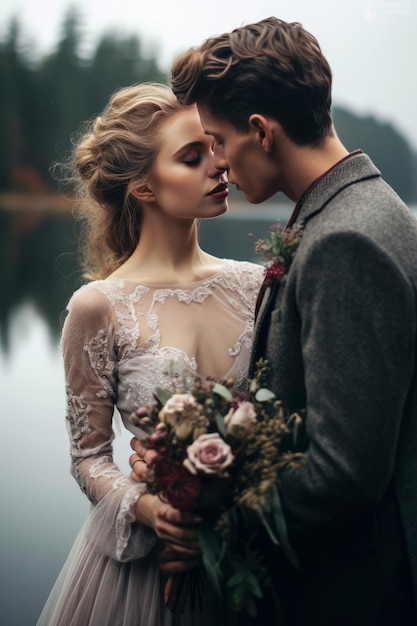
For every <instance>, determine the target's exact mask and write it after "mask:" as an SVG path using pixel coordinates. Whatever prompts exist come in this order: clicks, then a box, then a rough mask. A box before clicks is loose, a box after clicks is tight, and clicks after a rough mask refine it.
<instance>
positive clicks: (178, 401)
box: [162, 393, 196, 414]
mask: <svg viewBox="0 0 417 626" xmlns="http://www.w3.org/2000/svg"><path fill="white" fill-rule="evenodd" d="M195 405H196V401H195V398H194V396H192V395H191V394H190V393H174V395H173V396H171V397H170V399H169V400H167V402H166V404H165V406H164V407H163V409H162V412H163V413H168V414H172V413H182V411H183V410H184V408H185V407H186V406H195Z"/></svg>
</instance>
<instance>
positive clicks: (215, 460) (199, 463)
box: [184, 433, 234, 474]
mask: <svg viewBox="0 0 417 626" xmlns="http://www.w3.org/2000/svg"><path fill="white" fill-rule="evenodd" d="M187 457H188V458H186V459H185V461H184V466H185V467H186V468H187V469H188V471H189V472H191V473H192V474H197V472H202V473H203V474H218V473H220V472H221V470H223V469H224V468H225V467H227V466H228V465H230V464H231V463H232V461H233V459H234V456H233V454H232V450H231V448H230V446H229V444H227V443H226V442H225V441H224V440H223V439H222V438H221V437H220V435H219V433H208V434H205V435H200V436H199V437H198V439H196V440H195V441H194V442H193V443H192V444H191V445H190V446H188V448H187Z"/></svg>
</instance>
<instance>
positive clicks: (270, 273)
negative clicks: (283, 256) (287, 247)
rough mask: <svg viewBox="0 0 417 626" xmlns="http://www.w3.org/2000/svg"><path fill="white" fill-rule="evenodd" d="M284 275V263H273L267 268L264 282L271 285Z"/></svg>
mask: <svg viewBox="0 0 417 626" xmlns="http://www.w3.org/2000/svg"><path fill="white" fill-rule="evenodd" d="M284 275H285V265H284V263H278V262H277V263H273V264H272V265H270V266H269V267H268V269H267V270H266V274H265V282H266V284H267V285H271V284H272V283H273V282H274V281H280V280H282V278H283V277H284Z"/></svg>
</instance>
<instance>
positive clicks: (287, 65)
mask: <svg viewBox="0 0 417 626" xmlns="http://www.w3.org/2000/svg"><path fill="white" fill-rule="evenodd" d="M171 84H172V89H173V91H174V93H175V94H176V96H177V97H178V99H179V100H180V101H181V102H182V103H183V104H191V103H193V102H197V103H198V102H204V104H206V105H207V106H208V107H209V109H210V111H211V112H212V113H213V115H216V116H219V117H221V118H224V119H226V120H227V121H229V122H231V123H232V124H233V125H234V126H235V127H236V128H238V129H240V130H247V128H248V118H249V116H250V115H251V114H252V113H262V114H265V115H270V116H271V117H273V118H274V119H276V120H278V121H279V123H280V124H281V125H282V126H283V128H284V130H285V132H286V133H287V135H288V136H289V137H290V138H291V139H292V140H293V141H294V142H295V143H298V144H300V145H303V144H313V145H315V144H320V142H321V141H322V139H323V138H324V137H326V136H327V135H328V134H329V133H330V129H331V126H332V119H331V85H332V75H331V70H330V67H329V64H328V62H327V60H326V59H325V57H324V55H323V54H322V51H321V48H320V45H319V43H318V41H317V40H316V38H315V37H313V35H311V34H310V33H309V32H307V31H306V30H304V28H303V27H302V26H301V24H299V23H298V22H292V23H288V22H284V21H283V20H279V19H277V18H276V17H269V18H266V19H264V20H261V21H260V22H256V23H255V24H249V25H246V26H242V27H241V28H236V29H235V30H233V31H232V32H230V33H225V34H223V35H218V36H215V37H210V38H209V39H207V40H206V41H205V42H204V43H203V44H202V45H201V46H199V47H195V48H190V50H188V52H186V53H184V54H183V55H182V56H181V57H180V58H179V59H178V60H177V61H176V62H175V63H174V65H173V67H172V71H171Z"/></svg>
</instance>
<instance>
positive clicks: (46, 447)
mask: <svg viewBox="0 0 417 626" xmlns="http://www.w3.org/2000/svg"><path fill="white" fill-rule="evenodd" d="M289 212H290V209H289V208H288V207H283V206H279V207H274V208H267V209H262V210H261V209H256V210H254V211H252V212H251V214H248V211H247V210H245V211H243V213H242V211H239V210H236V211H233V212H230V213H229V215H228V216H227V217H223V218H219V219H218V220H211V223H210V224H204V225H202V227H201V240H202V242H203V247H205V248H206V249H207V250H209V251H211V252H213V253H215V254H219V255H221V256H228V257H234V258H240V259H245V258H248V259H249V258H250V259H251V260H254V255H253V244H254V240H255V239H256V238H258V237H260V236H264V235H265V234H266V233H267V230H268V227H269V224H270V223H272V222H273V221H274V220H275V219H281V220H285V219H286V218H287V217H288V215H289ZM414 212H415V214H416V215H417V207H414ZM254 216H255V217H256V219H254ZM0 218H1V219H0V228H1V230H0V233H1V234H0V238H1V239H0V243H1V246H0V247H1V252H0V254H1V255H2V259H1V261H2V264H1V270H2V280H1V282H0V285H1V287H0V288H1V290H2V294H1V301H0V331H1V333H0V334H1V340H2V343H1V349H0V390H1V394H0V398H1V416H2V419H1V424H2V426H1V444H2V445H1V455H0V488H1V510H2V513H1V516H2V521H1V527H0V536H1V542H0V563H1V571H2V575H1V581H0V606H1V617H0V623H1V624H4V626H34V624H35V623H36V619H37V617H38V615H39V613H40V611H41V608H42V606H43V604H44V602H45V600H46V597H47V595H48V593H49V590H50V588H51V586H52V584H53V582H54V581H55V579H56V576H57V575H58V573H59V571H60V569H61V567H62V565H63V563H64V560H65V558H66V556H67V554H68V552H69V550H70V547H71V545H72V543H73V541H74V539H75V536H76V534H77V532H78V530H79V528H80V527H81V525H82V523H83V521H84V520H85V517H86V515H87V514H88V508H89V506H88V503H87V501H86V498H85V496H84V495H83V494H82V493H81V491H80V490H79V488H78V485H77V484H76V483H75V481H74V479H73V478H72V477H71V476H70V474H69V452H68V437H67V433H66V430H65V423H64V413H65V395H64V376H63V367H62V361H61V354H60V350H59V345H58V344H59V330H60V325H61V320H62V312H63V310H64V308H65V303H66V301H67V299H68V297H69V296H70V294H71V293H72V290H73V289H74V288H75V286H76V284H77V281H78V277H79V272H78V269H77V266H76V263H75V257H74V249H75V248H74V242H75V234H74V227H73V224H72V222H70V221H68V220H67V219H66V218H65V219H64V218H57V217H56V216H51V215H43V216H39V215H37V216H33V215H32V216H29V215H26V216H25V215H23V214H21V215H13V216H12V215H6V216H5V215H0ZM248 233H252V235H251V236H248ZM129 440H130V436H129V435H119V436H118V437H117V439H116V445H115V454H116V459H117V461H118V463H119V465H120V466H121V468H122V469H123V470H125V471H126V472H128V471H129V467H128V462H127V461H128V457H129V454H130V448H129ZM80 626H82V625H80Z"/></svg>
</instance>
